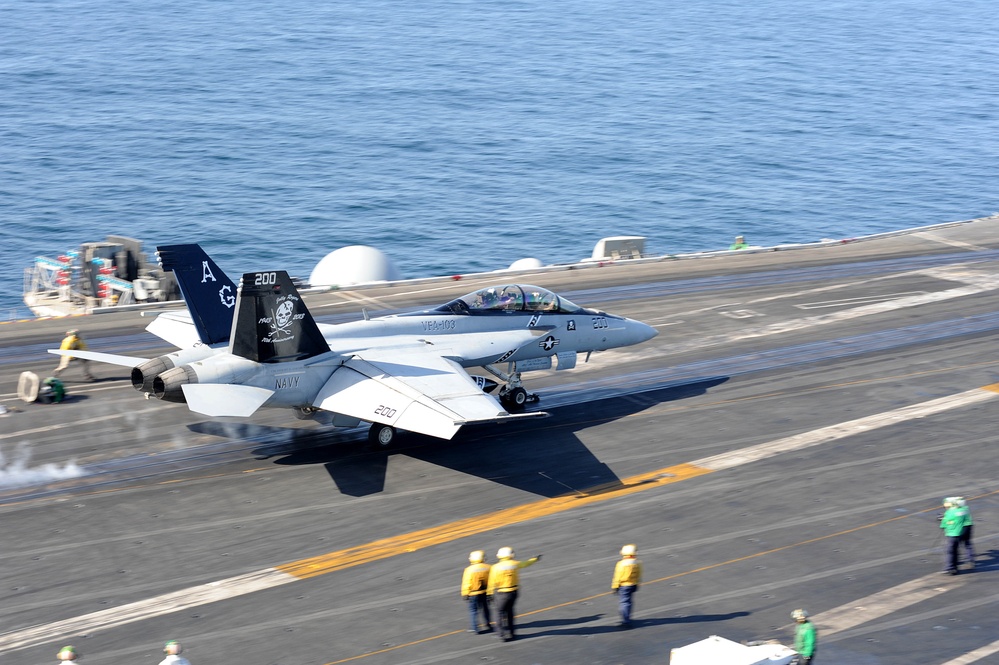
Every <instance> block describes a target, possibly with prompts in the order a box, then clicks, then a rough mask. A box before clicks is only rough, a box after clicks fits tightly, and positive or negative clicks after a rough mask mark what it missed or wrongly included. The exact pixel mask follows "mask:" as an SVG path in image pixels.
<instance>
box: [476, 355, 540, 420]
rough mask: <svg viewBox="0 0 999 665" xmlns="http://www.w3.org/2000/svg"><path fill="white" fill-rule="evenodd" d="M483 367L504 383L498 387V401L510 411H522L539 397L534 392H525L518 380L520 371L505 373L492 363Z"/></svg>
mask: <svg viewBox="0 0 999 665" xmlns="http://www.w3.org/2000/svg"><path fill="white" fill-rule="evenodd" d="M485 369H486V370H487V371H488V372H489V373H490V374H493V375H494V376H496V377H498V378H499V379H500V380H502V381H505V382H506V383H505V384H504V385H503V387H502V388H500V391H499V395H498V396H499V401H500V404H502V405H503V408H504V409H506V410H507V411H509V412H510V413H516V412H518V411H523V410H524V408H525V407H526V406H527V405H528V404H531V403H534V402H537V401H538V400H539V399H540V398H539V397H538V396H537V394H535V393H529V392H527V389H526V388H524V384H523V382H522V381H521V380H520V372H511V373H509V374H508V373H506V372H503V371H502V370H500V369H499V368H497V367H495V366H493V365H486V366H485Z"/></svg>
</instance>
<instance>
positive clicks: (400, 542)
mask: <svg viewBox="0 0 999 665" xmlns="http://www.w3.org/2000/svg"><path fill="white" fill-rule="evenodd" d="M706 473H711V470H710V469H706V468H703V467H699V466H695V465H693V464H677V465H676V466H670V467H666V468H665V469H659V470H658V471H651V472H648V473H641V474H638V475H636V476H631V477H629V478H625V479H624V480H622V481H621V483H620V484H616V483H615V484H613V485H609V486H601V487H598V488H593V489H591V490H590V491H589V492H584V493H583V494H571V495H565V496H557V497H554V498H551V499H542V500H541V501H535V502H533V503H527V504H521V505H519V506H513V507H511V508H504V509H503V510H497V511H495V512H492V513H487V514H485V515H477V516H475V517H468V518H465V519H461V520H457V521H455V522H449V523H448V524H441V525H439V526H433V527H429V528H427V529H421V530H419V531H412V532H410V533H405V534H401V535H398V536H392V537H390V538H382V539H381V540H376V541H374V542H370V543H365V544H363V545H358V546H356V547H350V548H347V549H345V550H339V551H336V552H329V553H327V554H320V555H318V556H314V557H309V558H307V559H301V560H299V561H293V562H291V563H286V564H282V565H280V566H275V568H277V569H278V570H280V571H282V572H284V573H287V574H289V575H292V576H294V577H297V578H299V579H306V578H309V577H316V576H317V575H325V574H326V573H331V572H333V571H336V570H342V569H344V568H350V567H352V566H356V565H360V564H362V563H368V562H371V561H377V560H379V559H387V558H388V557H392V556H396V555H399V554H403V553H406V552H415V551H416V550H421V549H424V548H427V547H433V546H435V545H440V544H442V543H447V542H450V541H452V540H457V539H458V538H464V537H466V536H474V535H475V534H479V533H484V532H486V531H492V530H494V529H497V528H500V527H504V526H509V525H511V524H517V523H520V522H527V521H528V520H533V519H537V518H539V517H545V516H547V515H554V514H556V513H561V512H564V511H566V510H571V509H573V508H579V507H581V506H586V505H589V504H592V503H597V502H599V501H606V500H609V499H616V498H618V497H621V496H626V495H628V494H634V493H635V492H642V491H644V490H647V489H652V488H653V487H661V486H663V485H668V484H669V483H676V482H680V481H681V480H687V479H688V478H694V477H696V476H701V475H704V474H706Z"/></svg>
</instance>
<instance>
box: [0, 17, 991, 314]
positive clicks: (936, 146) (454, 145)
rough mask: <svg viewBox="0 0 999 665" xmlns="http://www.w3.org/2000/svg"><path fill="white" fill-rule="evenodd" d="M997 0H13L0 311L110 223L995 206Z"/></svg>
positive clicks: (491, 245)
mask: <svg viewBox="0 0 999 665" xmlns="http://www.w3.org/2000/svg"><path fill="white" fill-rule="evenodd" d="M997 28H999V11H997V8H996V4H995V2H994V1H991V0H962V1H961V2H941V1H940V0H879V1H878V2H871V1H870V0H826V1H824V2H801V1H800V0H757V1H755V2H746V1H745V0H685V1H684V2H661V1H660V2H648V1H644V0H629V1H628V2H615V1H613V0H545V1H543V2H542V1H540V0H513V1H511V0H492V1H490V2H471V1H461V0H450V1H448V0H421V1H420V2H409V1H402V0H363V1H361V2H342V1H336V0H333V1H331V2H317V1H316V0H267V1H266V2H263V1H260V0H238V1H237V0H198V1H196V2H195V1H191V0H169V2H165V1H162V0H114V1H111V0H31V1H18V0H6V1H0V230H2V237H0V263H2V272H0V319H7V318H10V317H13V316H23V315H26V314H27V312H26V310H25V309H24V308H23V307H22V306H21V305H20V298H21V291H22V276H23V269H24V268H25V267H27V266H29V265H30V264H31V263H32V261H33V259H34V257H35V256H36V255H45V256H55V255H58V254H61V253H63V252H65V251H66V250H67V249H74V248H76V247H77V246H78V245H79V244H80V243H81V242H86V241H96V240H103V239H104V237H105V236H106V235H108V234H120V235H128V236H133V237H136V238H139V239H141V240H143V241H145V243H146V247H147V249H148V250H149V251H150V252H151V251H152V249H153V248H154V247H155V245H156V244H157V243H176V242H187V241H197V242H200V243H202V244H203V245H204V246H205V247H206V249H208V250H209V252H211V253H213V254H214V255H217V257H218V259H219V262H220V264H221V265H222V267H223V268H224V269H225V270H227V271H229V272H231V273H233V274H238V273H240V272H243V271H247V270H252V269H268V268H285V269H287V270H289V272H291V273H292V274H295V275H301V276H305V277H307V276H308V274H309V272H311V269H312V267H313V266H314V265H315V264H316V263H317V262H318V261H319V260H320V259H321V258H322V257H323V256H324V255H326V254H327V253H328V252H330V251H332V250H334V249H337V248H339V247H342V246H345V245H352V244H367V245H373V246H375V247H378V248H380V249H381V250H383V251H384V252H386V253H387V254H388V255H389V256H390V257H391V258H392V260H393V261H394V262H395V263H396V265H397V266H398V268H399V269H400V271H401V272H402V273H403V275H404V276H406V277H422V276H430V275H446V274H454V273H464V272H472V271H482V270H493V269H498V268H503V267H506V266H508V265H509V264H510V263H512V262H513V261H515V260H517V259H519V258H523V257H528V256H531V257H536V258H539V259H541V260H542V261H544V262H546V263H563V262H570V261H576V260H578V259H581V258H584V257H587V256H589V255H590V252H591V251H592V248H593V245H594V244H595V242H596V241H597V240H598V239H599V238H601V237H604V236H607V235H620V234H629V235H630V234H634V235H645V236H648V238H649V240H648V245H647V250H648V251H651V252H654V253H675V252H681V251H695V250H704V249H720V248H724V247H727V246H728V244H729V243H730V242H731V241H732V238H733V236H735V235H736V234H738V233H743V234H745V235H746V236H747V237H748V240H749V241H750V242H751V243H754V244H767V245H769V244H776V243H782V242H804V241H814V240H818V239H820V238H827V237H828V238H840V237H853V236H858V235H867V234H871V233H877V232H881V231H888V230H894V229H900V228H907V227H913V226H922V225H927V224H934V223H939V222H945V221H952V220H959V219H969V218H973V217H979V216H983V215H987V214H990V213H992V212H993V211H996V210H999V38H997V34H999V30H997Z"/></svg>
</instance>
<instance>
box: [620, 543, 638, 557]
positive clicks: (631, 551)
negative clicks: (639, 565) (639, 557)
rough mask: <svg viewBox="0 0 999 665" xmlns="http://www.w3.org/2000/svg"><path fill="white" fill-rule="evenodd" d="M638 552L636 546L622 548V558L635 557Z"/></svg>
mask: <svg viewBox="0 0 999 665" xmlns="http://www.w3.org/2000/svg"><path fill="white" fill-rule="evenodd" d="M636 552H638V547H636V546H635V545H625V546H624V547H622V548H621V556H635V553H636Z"/></svg>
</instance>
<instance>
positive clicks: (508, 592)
mask: <svg viewBox="0 0 999 665" xmlns="http://www.w3.org/2000/svg"><path fill="white" fill-rule="evenodd" d="M496 558H497V559H499V561H497V562H496V563H494V564H493V567H492V568H491V569H490V571H489V586H488V587H487V589H486V593H487V594H488V595H489V596H490V597H491V598H492V599H493V600H494V601H495V603H496V612H497V613H498V614H499V617H498V618H497V621H498V623H499V636H500V638H502V640H503V641H504V642H509V641H510V640H512V639H513V638H514V625H513V616H514V613H513V606H514V603H516V602H517V592H518V590H519V589H520V575H519V573H518V571H519V570H520V569H521V568H527V567H528V566H531V565H533V564H535V563H537V562H538V561H540V560H541V555H540V554H539V555H537V556H535V557H531V558H530V559H528V560H527V561H517V560H515V559H514V558H513V549H512V548H510V547H501V548H500V549H499V551H498V552H497V553H496Z"/></svg>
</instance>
